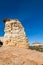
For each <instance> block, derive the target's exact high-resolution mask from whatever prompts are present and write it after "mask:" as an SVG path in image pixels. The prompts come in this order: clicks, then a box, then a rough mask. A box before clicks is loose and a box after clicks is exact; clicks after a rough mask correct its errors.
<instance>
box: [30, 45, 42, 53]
mask: <svg viewBox="0 0 43 65" xmlns="http://www.w3.org/2000/svg"><path fill="white" fill-rule="evenodd" d="M29 48H30V49H32V50H37V51H40V52H43V46H42V45H39V46H29Z"/></svg>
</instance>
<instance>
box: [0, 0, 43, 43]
mask: <svg viewBox="0 0 43 65" xmlns="http://www.w3.org/2000/svg"><path fill="white" fill-rule="evenodd" d="M4 18H13V19H19V20H20V21H21V23H22V25H23V26H24V27H25V32H26V35H27V37H28V40H29V42H30V44H32V43H33V42H41V43H43V0H0V36H3V35H4V23H3V19H4Z"/></svg>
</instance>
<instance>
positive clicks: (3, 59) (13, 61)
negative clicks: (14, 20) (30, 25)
mask: <svg viewBox="0 0 43 65" xmlns="http://www.w3.org/2000/svg"><path fill="white" fill-rule="evenodd" d="M0 65H43V53H41V52H37V51H35V50H30V49H24V48H16V47H13V46H6V47H0Z"/></svg>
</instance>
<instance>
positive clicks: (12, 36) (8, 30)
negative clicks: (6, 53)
mask: <svg viewBox="0 0 43 65" xmlns="http://www.w3.org/2000/svg"><path fill="white" fill-rule="evenodd" d="M3 21H4V23H5V28H4V32H5V34H4V37H3V46H5V45H11V46H15V47H23V48H28V45H29V44H28V40H27V37H26V34H25V31H24V27H23V26H22V24H21V22H20V21H19V20H17V19H4V20H3Z"/></svg>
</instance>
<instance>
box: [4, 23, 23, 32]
mask: <svg viewBox="0 0 43 65" xmlns="http://www.w3.org/2000/svg"><path fill="white" fill-rule="evenodd" d="M22 29H23V28H22V26H21V25H20V23H18V22H10V23H8V22H7V23H6V28H5V32H7V33H17V32H19V31H21V30H22Z"/></svg>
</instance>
